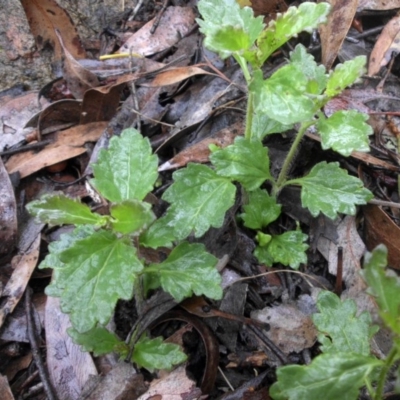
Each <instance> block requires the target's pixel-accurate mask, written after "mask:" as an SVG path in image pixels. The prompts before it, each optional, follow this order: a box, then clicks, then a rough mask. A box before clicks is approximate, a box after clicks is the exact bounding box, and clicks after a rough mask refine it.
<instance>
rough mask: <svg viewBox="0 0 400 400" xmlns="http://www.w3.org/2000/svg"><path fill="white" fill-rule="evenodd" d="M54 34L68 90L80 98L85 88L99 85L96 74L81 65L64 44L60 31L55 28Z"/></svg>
mask: <svg viewBox="0 0 400 400" xmlns="http://www.w3.org/2000/svg"><path fill="white" fill-rule="evenodd" d="M55 32H56V35H57V38H58V40H59V42H60V45H61V48H62V51H63V53H64V59H63V76H64V79H65V80H66V81H67V84H68V89H69V91H70V92H71V93H72V94H73V95H74V97H75V98H76V99H82V98H83V95H84V93H85V92H86V90H88V89H90V88H92V87H96V86H99V85H100V82H99V80H98V79H97V76H96V75H95V74H93V73H92V72H91V71H89V70H88V69H86V68H84V67H82V65H81V64H79V63H78V61H77V60H76V59H75V57H74V56H73V55H72V54H71V53H70V52H69V50H68V49H67V47H66V46H65V44H64V39H63V37H62V36H61V33H60V32H59V31H58V30H57V29H56V31H55Z"/></svg>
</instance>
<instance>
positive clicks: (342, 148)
mask: <svg viewBox="0 0 400 400" xmlns="http://www.w3.org/2000/svg"><path fill="white" fill-rule="evenodd" d="M367 119H368V115H365V114H361V113H359V112H358V111H355V110H349V111H338V112H335V113H334V114H333V115H332V116H331V117H329V118H320V119H319V120H318V122H317V125H316V126H317V129H318V132H319V134H320V135H321V144H322V148H323V149H324V150H326V149H330V148H332V149H333V150H335V151H337V152H338V153H340V154H342V155H344V156H346V157H348V156H349V155H350V154H351V152H352V151H355V150H357V151H369V141H368V136H369V135H372V133H373V130H372V127H371V126H370V125H368V124H367V123H366V120H367Z"/></svg>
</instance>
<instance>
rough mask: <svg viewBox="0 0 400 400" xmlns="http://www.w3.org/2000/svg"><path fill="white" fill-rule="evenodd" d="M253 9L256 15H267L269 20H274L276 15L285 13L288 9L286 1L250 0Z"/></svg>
mask: <svg viewBox="0 0 400 400" xmlns="http://www.w3.org/2000/svg"><path fill="white" fill-rule="evenodd" d="M250 1H251V8H252V9H253V10H254V15H255V16H258V15H265V16H266V18H267V19H268V20H269V19H271V18H268V17H272V18H274V17H275V15H276V13H278V12H280V13H283V12H285V11H286V10H287V9H288V6H287V4H286V3H285V1H284V0H269V1H265V0H250Z"/></svg>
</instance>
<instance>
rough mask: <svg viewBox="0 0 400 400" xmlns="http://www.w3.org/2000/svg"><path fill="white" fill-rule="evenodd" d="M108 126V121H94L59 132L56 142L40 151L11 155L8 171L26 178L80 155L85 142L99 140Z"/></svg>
mask: <svg viewBox="0 0 400 400" xmlns="http://www.w3.org/2000/svg"><path fill="white" fill-rule="evenodd" d="M106 126H107V123H106V122H93V123H91V124H86V125H79V126H75V127H73V128H70V129H67V130H65V131H61V132H58V133H56V134H55V136H54V138H53V140H54V142H53V143H51V144H49V145H47V146H46V147H45V148H43V149H42V150H41V151H40V152H39V153H35V152H33V151H29V152H25V153H20V154H15V155H14V156H12V157H10V158H9V160H8V161H7V163H6V168H7V171H8V173H9V174H12V173H13V172H17V171H18V172H19V173H20V174H21V178H24V177H26V176H28V175H31V174H33V173H34V172H36V171H39V170H40V169H42V168H44V167H47V166H48V165H53V164H56V163H58V162H60V161H64V160H68V159H70V158H73V157H76V156H79V155H80V154H83V153H85V152H86V148H85V147H84V144H85V143H87V142H95V141H97V140H98V139H99V137H100V136H101V134H102V133H103V130H104V129H105V127H106Z"/></svg>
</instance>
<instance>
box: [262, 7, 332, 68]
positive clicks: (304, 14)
mask: <svg viewBox="0 0 400 400" xmlns="http://www.w3.org/2000/svg"><path fill="white" fill-rule="evenodd" d="M329 11H330V5H329V4H328V3H319V4H316V3H311V2H304V3H302V4H300V6H299V7H298V8H296V7H289V9H288V10H287V11H286V12H285V13H284V14H280V15H279V14H278V17H277V18H276V20H275V21H271V22H270V23H269V25H268V26H267V28H266V29H265V30H264V31H263V32H262V33H261V34H260V35H259V37H258V39H257V47H258V51H257V53H256V56H257V64H258V65H259V66H261V65H263V64H264V62H265V60H266V59H267V58H268V57H269V56H270V55H271V54H272V53H273V52H274V51H275V50H277V49H279V48H280V47H281V46H282V45H284V44H285V43H286V42H287V41H288V40H290V39H291V38H292V37H293V36H296V35H297V34H298V33H300V32H302V31H307V32H310V33H311V31H312V30H313V29H315V28H316V27H317V26H318V25H319V24H321V23H324V22H326V17H327V15H328V13H329Z"/></svg>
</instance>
